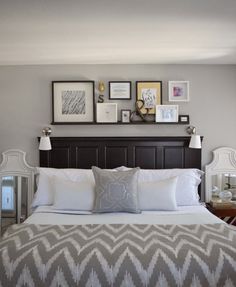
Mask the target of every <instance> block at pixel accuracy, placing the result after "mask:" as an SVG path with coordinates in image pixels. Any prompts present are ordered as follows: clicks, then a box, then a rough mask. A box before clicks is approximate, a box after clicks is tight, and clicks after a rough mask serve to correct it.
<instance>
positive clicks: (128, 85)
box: [108, 81, 132, 100]
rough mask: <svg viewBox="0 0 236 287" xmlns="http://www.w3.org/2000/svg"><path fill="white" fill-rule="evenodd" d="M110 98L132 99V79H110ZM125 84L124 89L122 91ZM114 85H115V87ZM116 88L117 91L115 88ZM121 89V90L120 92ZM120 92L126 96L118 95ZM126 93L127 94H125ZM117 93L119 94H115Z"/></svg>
mask: <svg viewBox="0 0 236 287" xmlns="http://www.w3.org/2000/svg"><path fill="white" fill-rule="evenodd" d="M108 85H109V100H131V98H132V94H131V93H132V87H131V86H132V82H131V81H109V82H108ZM122 85H123V91H122ZM113 86H114V87H113ZM113 89H116V90H117V91H115V90H113ZM119 89H120V92H119ZM119 93H120V94H122V93H123V94H124V96H123V97H122V96H118V95H119ZM125 93H126V94H127V95H126V96H125ZM115 94H117V95H115Z"/></svg>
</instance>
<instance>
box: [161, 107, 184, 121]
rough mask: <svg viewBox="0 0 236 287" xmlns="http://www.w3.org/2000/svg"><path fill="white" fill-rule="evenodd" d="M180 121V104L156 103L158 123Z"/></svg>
mask: <svg viewBox="0 0 236 287" xmlns="http://www.w3.org/2000/svg"><path fill="white" fill-rule="evenodd" d="M178 121H179V106H178V105H156V122H157V123H176V122H178Z"/></svg>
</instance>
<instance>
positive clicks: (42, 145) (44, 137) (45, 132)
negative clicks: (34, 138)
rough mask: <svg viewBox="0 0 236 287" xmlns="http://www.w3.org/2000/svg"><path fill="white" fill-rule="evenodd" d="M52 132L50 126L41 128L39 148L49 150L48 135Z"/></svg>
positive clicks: (50, 147)
mask: <svg viewBox="0 0 236 287" xmlns="http://www.w3.org/2000/svg"><path fill="white" fill-rule="evenodd" d="M51 133H52V130H51V128H50V127H46V128H43V130H42V134H43V135H42V136H41V138H40V142H39V150H51V149H52V146H51V141H50V137H49V136H50V135H51Z"/></svg>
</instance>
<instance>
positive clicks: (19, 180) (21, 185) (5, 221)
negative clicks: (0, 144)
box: [0, 149, 35, 237]
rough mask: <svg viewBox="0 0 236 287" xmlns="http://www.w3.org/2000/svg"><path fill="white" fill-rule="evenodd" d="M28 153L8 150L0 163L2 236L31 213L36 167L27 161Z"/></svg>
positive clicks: (3, 154)
mask: <svg viewBox="0 0 236 287" xmlns="http://www.w3.org/2000/svg"><path fill="white" fill-rule="evenodd" d="M25 157H26V153H25V152H23V151H21V150H15V149H12V150H7V151H5V152H3V153H2V158H3V161H2V163H1V164H0V237H1V234H3V233H4V232H5V231H6V229H7V228H8V227H9V226H11V225H12V224H19V223H21V222H23V221H24V220H25V219H26V218H27V217H28V216H29V215H30V213H31V203H32V198H33V194H34V172H35V168H33V167H31V166H29V165H28V164H27V162H26V159H25Z"/></svg>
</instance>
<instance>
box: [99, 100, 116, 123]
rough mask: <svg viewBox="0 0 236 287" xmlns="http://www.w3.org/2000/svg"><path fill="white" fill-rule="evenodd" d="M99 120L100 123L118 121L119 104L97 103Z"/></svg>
mask: <svg viewBox="0 0 236 287" xmlns="http://www.w3.org/2000/svg"><path fill="white" fill-rule="evenodd" d="M97 122H98V123H116V122H117V104H115V103H114V104H113V103H112V104H111V103H97Z"/></svg>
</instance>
